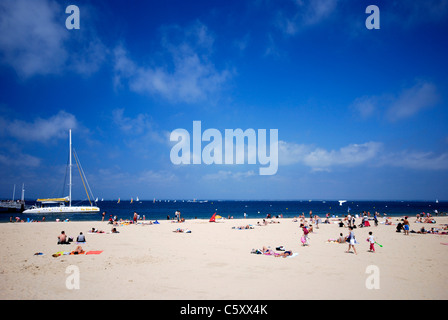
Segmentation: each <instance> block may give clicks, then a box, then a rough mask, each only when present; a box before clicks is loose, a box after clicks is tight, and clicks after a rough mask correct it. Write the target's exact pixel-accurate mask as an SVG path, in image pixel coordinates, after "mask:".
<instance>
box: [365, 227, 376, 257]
mask: <svg viewBox="0 0 448 320" xmlns="http://www.w3.org/2000/svg"><path fill="white" fill-rule="evenodd" d="M366 240H367V241H368V242H369V243H370V248H369V252H373V253H375V237H374V236H373V234H372V231H370V232H369V237H368V238H367V239H366Z"/></svg>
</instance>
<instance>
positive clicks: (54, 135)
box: [0, 111, 79, 142]
mask: <svg viewBox="0 0 448 320" xmlns="http://www.w3.org/2000/svg"><path fill="white" fill-rule="evenodd" d="M78 127H79V124H78V121H77V120H76V117H75V116H74V115H73V114H71V113H68V112H65V111H59V112H58V113H57V114H56V115H54V116H52V117H50V118H48V119H42V118H37V119H36V120H34V121H33V122H26V121H22V120H17V119H16V120H10V119H4V118H1V117H0V134H1V135H8V136H11V137H14V138H16V139H18V140H21V141H32V142H49V141H51V140H53V139H60V138H66V137H67V132H68V130H69V129H76V128H78Z"/></svg>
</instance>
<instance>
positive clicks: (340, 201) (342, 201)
mask: <svg viewBox="0 0 448 320" xmlns="http://www.w3.org/2000/svg"><path fill="white" fill-rule="evenodd" d="M345 202H347V200H339V205H340V206H342V204H343V203H345Z"/></svg>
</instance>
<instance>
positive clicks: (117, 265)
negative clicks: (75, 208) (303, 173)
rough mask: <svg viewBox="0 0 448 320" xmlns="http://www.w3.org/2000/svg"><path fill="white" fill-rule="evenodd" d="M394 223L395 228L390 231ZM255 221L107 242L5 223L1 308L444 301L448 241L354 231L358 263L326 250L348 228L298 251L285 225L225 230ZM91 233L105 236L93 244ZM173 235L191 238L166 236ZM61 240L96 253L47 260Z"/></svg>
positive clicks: (330, 231)
mask: <svg viewBox="0 0 448 320" xmlns="http://www.w3.org/2000/svg"><path fill="white" fill-rule="evenodd" d="M397 219H398V218H396V217H393V218H392V221H393V223H394V224H396V223H397V221H396V220H397ZM435 219H436V221H437V223H436V224H420V223H414V221H415V217H412V218H410V219H409V220H410V222H411V230H412V229H413V230H415V231H417V230H419V229H420V228H421V227H422V226H424V227H425V228H427V229H429V228H431V227H440V225H441V224H445V223H448V217H435ZM257 221H260V222H261V221H262V219H235V220H234V219H230V220H224V221H221V222H216V223H211V222H209V221H208V220H187V221H185V222H184V223H172V222H171V221H160V224H156V225H142V224H137V225H124V226H119V227H117V230H118V231H119V233H117V234H109V233H108V232H109V231H110V230H111V228H112V226H111V225H110V224H107V222H101V221H99V222H94V221H88V222H73V221H72V222H50V221H48V222H40V223H2V224H0V246H1V248H2V250H1V253H2V254H1V263H0V299H2V300H5V299H157V300H159V299H163V300H165V299H169V300H180V299H187V300H217V299H229V300H240V299H241V300H242V299H250V300H258V299H263V300H297V299H337V300H339V299H344V300H346V299H362V300H365V299H447V298H448V290H446V289H447V284H448V273H447V270H448V245H443V244H442V243H448V235H435V234H414V233H411V234H410V235H408V236H406V235H404V234H403V233H397V232H395V227H396V226H395V225H385V224H379V225H378V226H377V227H375V226H373V224H372V226H371V227H367V228H357V229H355V230H354V232H355V235H356V239H357V241H358V242H359V244H357V245H356V249H357V253H358V254H357V255H355V254H353V253H346V252H345V251H346V250H347V248H348V245H347V244H335V243H327V240H328V239H330V238H337V237H338V236H339V233H341V232H342V233H343V234H344V236H345V235H347V234H348V229H347V228H340V227H339V226H338V225H337V224H334V223H331V224H319V229H315V230H314V232H313V233H311V234H310V245H309V246H302V245H301V242H300V237H301V235H302V230H301V229H300V228H299V223H298V222H293V219H292V218H282V219H277V221H279V222H280V223H273V224H268V225H266V226H254V228H253V229H248V230H238V229H232V227H238V226H242V225H247V224H252V225H256V223H257ZM380 221H384V220H383V219H382V218H381V219H380ZM359 222H360V219H358V220H357V223H359ZM92 227H94V228H97V229H99V230H104V231H106V233H101V234H91V233H89V230H91V229H92ZM177 228H182V229H189V230H191V233H175V232H173V231H174V230H176V229H177ZM62 230H64V231H65V232H66V234H67V235H68V236H71V237H74V238H75V239H76V237H77V235H78V234H79V233H80V232H83V233H84V235H85V236H86V239H87V242H86V243H85V244H81V246H82V248H83V249H84V250H85V251H90V250H99V251H102V253H100V254H96V255H85V254H83V255H62V256H59V257H53V256H52V255H53V254H54V253H56V252H59V251H66V252H69V251H72V250H74V249H75V248H76V246H77V244H76V243H71V244H69V245H57V236H58V235H59V234H60V232H61V231H62ZM369 231H372V232H373V235H374V236H375V237H376V239H377V242H378V243H380V244H382V245H383V247H379V246H378V245H376V252H375V253H370V252H368V249H369V244H368V242H367V241H366V239H367V237H368V232H369ZM263 246H270V247H271V248H272V249H274V250H275V248H276V247H278V246H284V247H285V248H286V249H287V250H291V251H293V252H295V253H298V255H297V256H295V257H293V258H281V257H274V256H268V255H259V254H252V253H251V250H252V249H261V248H262V247H263ZM37 252H41V253H43V254H42V255H35V253H37ZM279 252H280V251H279ZM372 266H373V267H372ZM73 268H74V269H73ZM73 270H77V271H79V273H74V272H73ZM372 270H373V271H374V272H373V273H372ZM76 275H79V278H78V279H79V282H76V283H79V289H77V288H75V289H72V288H69V287H70V285H68V286H67V280H68V279H72V278H76V277H75V276H76ZM372 279H373V280H374V282H372V281H373V280H372ZM69 283H75V282H69ZM366 283H367V285H366ZM368 284H375V285H376V287H373V288H372V287H371V286H369V285H368Z"/></svg>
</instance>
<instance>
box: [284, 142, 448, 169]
mask: <svg viewBox="0 0 448 320" xmlns="http://www.w3.org/2000/svg"><path fill="white" fill-rule="evenodd" d="M384 149H385V148H384V144H383V143H381V142H373V141H371V142H366V143H362V144H349V145H347V146H345V147H342V148H340V149H338V150H326V149H323V148H318V147H313V146H310V145H305V144H296V143H290V142H285V141H279V164H280V165H295V164H298V165H304V166H307V167H310V168H311V169H312V171H331V170H332V169H334V168H337V167H341V166H342V167H354V166H360V165H369V166H371V167H397V168H404V169H414V170H447V169H448V153H447V152H444V153H438V154H437V153H434V152H423V151H408V150H402V151H395V152H385V151H384Z"/></svg>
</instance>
